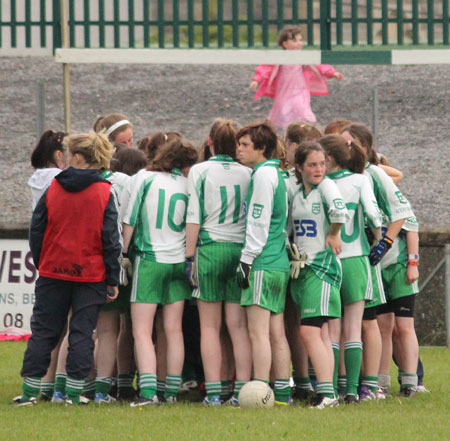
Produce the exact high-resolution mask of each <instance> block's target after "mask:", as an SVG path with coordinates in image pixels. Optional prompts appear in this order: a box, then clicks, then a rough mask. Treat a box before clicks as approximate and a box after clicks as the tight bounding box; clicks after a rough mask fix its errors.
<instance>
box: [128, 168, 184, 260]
mask: <svg viewBox="0 0 450 441" xmlns="http://www.w3.org/2000/svg"><path fill="white" fill-rule="evenodd" d="M135 176H136V178H135V179H134V180H133V187H132V188H131V194H130V200H129V203H128V206H127V209H126V212H125V216H124V219H123V222H124V223H126V224H128V225H131V226H132V227H134V229H135V230H134V235H133V244H134V249H135V250H136V252H137V254H138V255H141V256H143V257H145V258H147V259H150V260H153V261H155V262H160V263H181V262H184V260H185V255H186V230H185V225H186V208H187V201H188V196H187V179H186V178H185V177H184V176H183V175H182V174H181V172H180V170H178V169H173V170H172V172H171V173H166V172H154V171H147V170H141V171H139V172H138V173H137V174H136V175H135Z"/></svg>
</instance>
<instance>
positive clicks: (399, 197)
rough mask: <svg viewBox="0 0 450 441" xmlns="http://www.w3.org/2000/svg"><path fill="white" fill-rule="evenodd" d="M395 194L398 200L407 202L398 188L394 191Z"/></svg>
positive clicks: (403, 202)
mask: <svg viewBox="0 0 450 441" xmlns="http://www.w3.org/2000/svg"><path fill="white" fill-rule="evenodd" d="M395 195H396V196H397V198H398V200H399V201H400V202H401V203H402V204H407V203H408V201H407V200H406V198H405V196H403V194H402V192H401V191H400V190H399V191H396V192H395Z"/></svg>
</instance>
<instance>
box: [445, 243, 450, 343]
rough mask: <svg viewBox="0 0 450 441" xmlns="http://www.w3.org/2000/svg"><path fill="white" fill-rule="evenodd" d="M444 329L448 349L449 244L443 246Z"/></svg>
mask: <svg viewBox="0 0 450 441" xmlns="http://www.w3.org/2000/svg"><path fill="white" fill-rule="evenodd" d="M445 327H446V329H447V347H450V244H446V245H445Z"/></svg>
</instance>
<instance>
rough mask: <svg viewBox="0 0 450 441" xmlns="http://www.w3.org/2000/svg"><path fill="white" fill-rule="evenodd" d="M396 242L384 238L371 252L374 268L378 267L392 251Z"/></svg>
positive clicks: (370, 258) (370, 260) (370, 257)
mask: <svg viewBox="0 0 450 441" xmlns="http://www.w3.org/2000/svg"><path fill="white" fill-rule="evenodd" d="M393 242H394V241H393V240H392V239H390V238H389V237H387V236H384V237H383V238H382V239H381V240H380V241H379V242H378V243H377V244H376V245H375V246H374V247H373V248H372V249H371V250H370V254H369V262H370V264H371V265H372V266H375V265H378V264H379V263H380V261H381V259H382V258H383V257H384V255H385V254H386V253H387V252H388V251H389V250H390V249H391V247H392V243H393Z"/></svg>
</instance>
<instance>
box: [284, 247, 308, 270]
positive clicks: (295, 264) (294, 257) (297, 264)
mask: <svg viewBox="0 0 450 441" xmlns="http://www.w3.org/2000/svg"><path fill="white" fill-rule="evenodd" d="M288 252H289V255H290V260H289V266H290V267H291V270H290V276H291V279H297V278H298V275H299V274H300V270H301V269H302V268H304V267H305V265H306V259H307V256H306V253H302V254H300V253H299V251H298V248H297V245H295V243H291V244H289V247H288Z"/></svg>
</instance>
